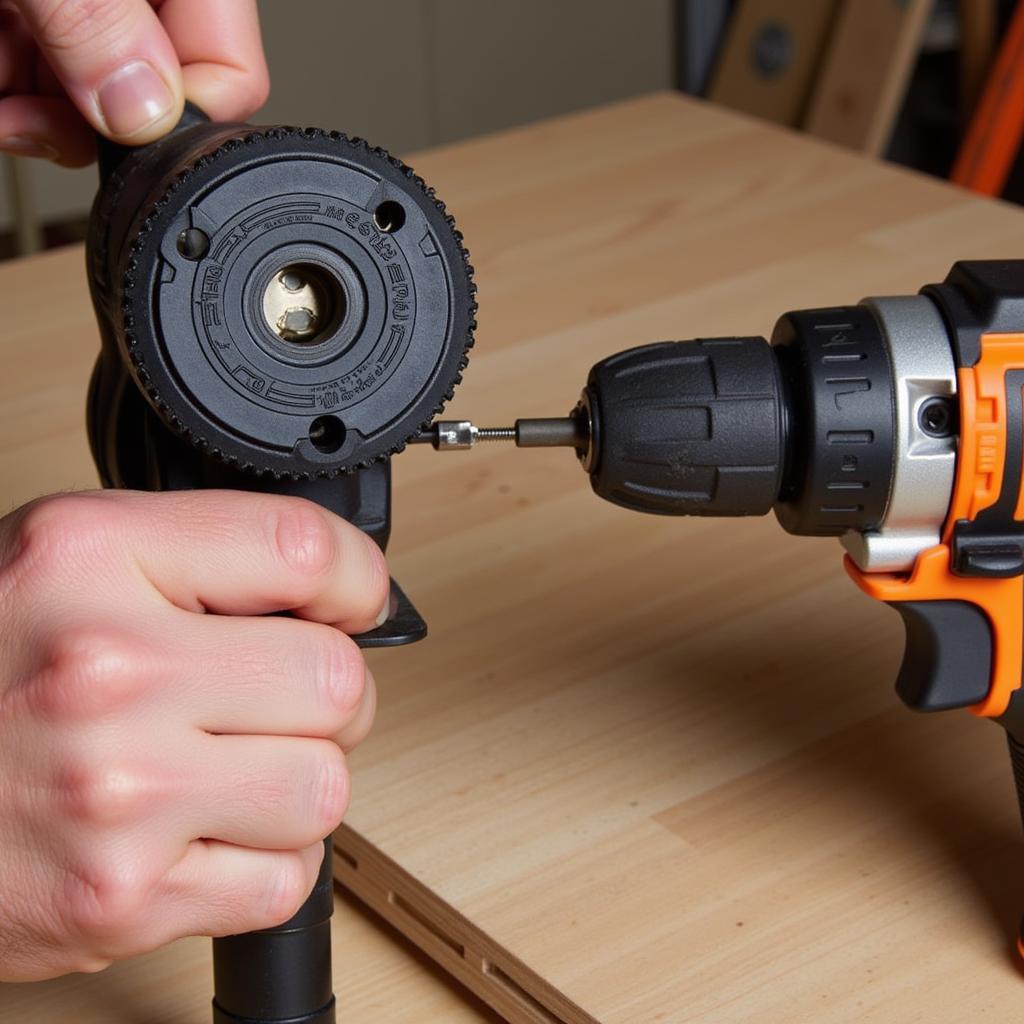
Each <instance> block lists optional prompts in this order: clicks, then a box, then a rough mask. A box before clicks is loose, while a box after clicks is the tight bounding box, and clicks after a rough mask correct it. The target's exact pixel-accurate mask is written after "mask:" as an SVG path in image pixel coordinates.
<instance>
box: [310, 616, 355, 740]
mask: <svg viewBox="0 0 1024 1024" xmlns="http://www.w3.org/2000/svg"><path fill="white" fill-rule="evenodd" d="M324 634H325V635H324V639H323V641H321V644H322V646H321V653H320V657H319V659H318V661H319V680H318V684H319V685H318V688H319V690H320V693H321V694H322V695H323V698H324V703H325V704H326V705H327V707H328V708H330V709H331V710H332V711H333V712H335V713H336V714H337V715H338V716H339V722H338V723H336V724H339V725H343V724H344V723H345V722H346V721H347V720H348V718H349V716H350V715H351V714H352V713H353V712H354V711H355V710H356V709H357V708H358V707H359V705H360V703H361V702H362V699H363V693H364V691H365V689H366V662H365V661H364V660H363V655H362V652H361V651H360V650H359V648H358V647H357V646H356V644H355V643H354V642H353V641H352V640H351V639H350V638H349V637H347V636H346V635H345V634H344V633H340V632H338V631H337V630H333V629H330V628H325V629H324ZM332 731H333V730H332Z"/></svg>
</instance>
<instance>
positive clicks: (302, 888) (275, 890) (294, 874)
mask: <svg viewBox="0 0 1024 1024" xmlns="http://www.w3.org/2000/svg"><path fill="white" fill-rule="evenodd" d="M308 895H309V877H308V876H307V874H306V867H305V864H304V863H303V861H302V857H301V856H300V855H299V854H297V853H287V854H284V855H282V856H281V859H280V865H279V866H278V867H277V869H276V870H275V872H274V874H273V875H272V876H271V879H270V884H269V886H268V887H267V893H266V903H265V908H264V912H265V919H264V920H265V923H264V922H263V921H261V922H260V924H261V926H262V927H274V926H275V925H279V924H283V923H284V922H285V921H287V920H288V919H289V918H292V917H294V916H295V915H296V913H298V910H299V907H301V906H302V904H303V903H305V902H306V897H307V896H308Z"/></svg>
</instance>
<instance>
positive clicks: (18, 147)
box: [0, 135, 57, 160]
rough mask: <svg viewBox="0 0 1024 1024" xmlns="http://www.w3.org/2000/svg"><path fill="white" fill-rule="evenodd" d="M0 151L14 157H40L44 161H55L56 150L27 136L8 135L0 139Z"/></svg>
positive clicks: (39, 140)
mask: <svg viewBox="0 0 1024 1024" xmlns="http://www.w3.org/2000/svg"><path fill="white" fill-rule="evenodd" d="M0 149H2V150H3V151H4V152H5V153H12V154H14V155H15V156H41V157H43V159H45V160H56V159H57V150H56V149H54V148H53V146H51V145H50V144H49V143H48V142H44V141H43V140H42V139H34V138H32V137H31V136H29V135H8V136H7V138H6V139H0Z"/></svg>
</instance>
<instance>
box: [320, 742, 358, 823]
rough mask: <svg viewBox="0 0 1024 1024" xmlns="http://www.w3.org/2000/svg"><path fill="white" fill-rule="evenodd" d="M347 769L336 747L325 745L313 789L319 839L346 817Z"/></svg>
mask: <svg viewBox="0 0 1024 1024" xmlns="http://www.w3.org/2000/svg"><path fill="white" fill-rule="evenodd" d="M350 790H351V787H350V784H349V775H348V765H347V763H346V761H345V755H344V754H343V753H342V752H341V749H340V748H339V747H337V746H335V744H333V743H330V742H327V743H325V744H324V750H323V753H322V755H321V757H320V760H319V762H318V764H317V771H316V784H315V785H314V786H313V790H312V791H313V798H314V801H315V814H316V821H317V825H318V829H319V830H318V832H317V834H318V835H327V833H328V832H333V831H334V830H335V829H336V828H337V827H338V826H339V825H340V824H341V820H342V818H344V817H345V811H347V810H348V801H349V794H350Z"/></svg>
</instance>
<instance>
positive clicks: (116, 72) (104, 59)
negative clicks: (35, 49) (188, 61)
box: [15, 0, 184, 145]
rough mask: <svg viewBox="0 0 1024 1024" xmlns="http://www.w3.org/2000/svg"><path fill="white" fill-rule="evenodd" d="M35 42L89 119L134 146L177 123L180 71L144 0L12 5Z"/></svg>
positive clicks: (46, 0) (44, 0) (32, 0)
mask: <svg viewBox="0 0 1024 1024" xmlns="http://www.w3.org/2000/svg"><path fill="white" fill-rule="evenodd" d="M15 2H16V4H17V6H18V8H19V9H20V11H21V13H22V16H23V17H24V18H25V21H26V22H27V24H28V27H29V29H30V30H31V32H32V34H33V36H34V37H35V40H36V44H37V45H38V46H39V49H40V50H41V51H42V53H43V56H44V57H45V58H46V60H47V63H48V64H49V65H50V67H51V68H52V69H53V71H54V73H55V74H56V76H57V77H58V78H59V79H60V82H61V84H62V85H63V86H64V88H65V90H66V91H67V93H68V96H69V97H70V98H71V101H72V102H73V103H74V104H75V106H76V107H78V109H79V110H80V111H81V112H82V114H83V115H84V116H85V118H86V120H88V121H89V123H90V124H91V125H92V126H93V127H94V128H95V129H96V130H97V131H98V132H101V133H102V134H103V135H106V136H107V138H109V139H113V140H114V141H115V142H122V143H126V144H127V145H139V144H141V143H144V142H152V141H153V140H154V139H158V138H160V136H161V135H164V134H165V133H167V132H168V131H170V130H171V128H173V127H174V125H175V124H177V122H178V119H179V118H180V117H181V112H182V109H183V107H184V94H183V89H182V83H181V66H180V65H179V63H178V58H177V55H176V54H175V52H174V47H173V45H172V44H171V41H170V39H169V38H168V37H167V33H166V32H165V31H164V29H163V26H162V25H161V24H160V20H159V18H157V16H156V13H155V12H154V10H153V8H152V7H151V6H150V5H149V3H148V2H147V0H15Z"/></svg>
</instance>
